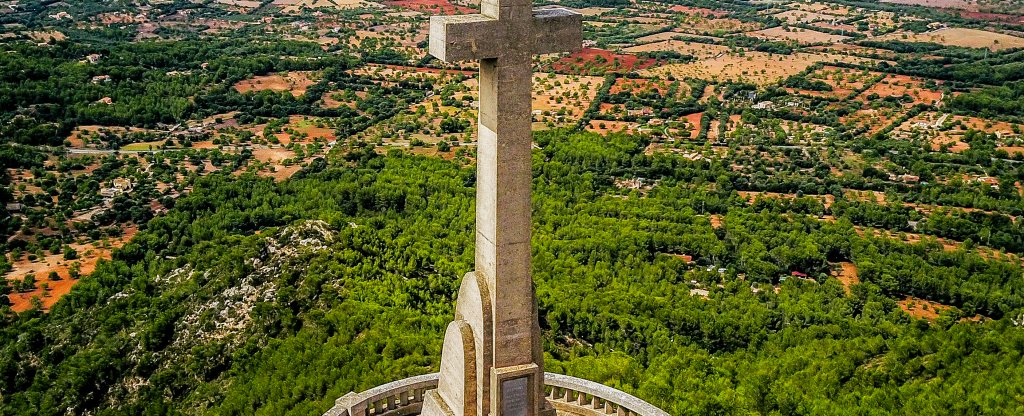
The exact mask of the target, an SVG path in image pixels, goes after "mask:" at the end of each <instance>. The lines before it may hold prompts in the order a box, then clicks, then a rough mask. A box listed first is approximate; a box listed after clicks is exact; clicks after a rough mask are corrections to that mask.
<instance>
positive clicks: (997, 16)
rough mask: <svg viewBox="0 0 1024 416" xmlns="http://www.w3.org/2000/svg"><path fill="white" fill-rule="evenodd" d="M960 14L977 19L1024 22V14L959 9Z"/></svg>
mask: <svg viewBox="0 0 1024 416" xmlns="http://www.w3.org/2000/svg"><path fill="white" fill-rule="evenodd" d="M959 12H960V16H961V17H966V18H968V19H978V20H989V21H993V22H1006V23H1020V24H1024V16H1014V15H1012V14H1000V13H981V12H968V11H963V10H960V11H959Z"/></svg>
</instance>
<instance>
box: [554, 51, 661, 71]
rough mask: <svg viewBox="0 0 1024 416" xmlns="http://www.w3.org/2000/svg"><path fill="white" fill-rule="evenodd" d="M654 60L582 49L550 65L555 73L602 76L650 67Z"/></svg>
mask: <svg viewBox="0 0 1024 416" xmlns="http://www.w3.org/2000/svg"><path fill="white" fill-rule="evenodd" d="M655 63H657V61H655V60H654V59H641V58H640V57H639V56H636V55H629V54H619V53H614V52H611V51H606V50H604V49H595V48H584V49H583V50H582V51H579V52H576V53H574V54H572V55H569V56H566V57H564V58H562V59H559V60H558V61H556V62H555V63H553V64H551V69H552V70H553V71H555V72H562V73H570V74H583V73H588V74H598V75H600V74H603V73H606V72H631V71H636V70H641V69H644V68H647V67H650V66H652V65H654V64H655Z"/></svg>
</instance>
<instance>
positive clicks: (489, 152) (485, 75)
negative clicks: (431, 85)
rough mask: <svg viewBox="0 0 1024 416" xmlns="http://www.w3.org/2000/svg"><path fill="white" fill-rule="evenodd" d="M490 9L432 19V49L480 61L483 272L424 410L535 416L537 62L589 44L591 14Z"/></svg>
mask: <svg viewBox="0 0 1024 416" xmlns="http://www.w3.org/2000/svg"><path fill="white" fill-rule="evenodd" d="M481 9H482V13H481V14H479V15H464V16H445V17H439V16H435V17H432V18H431V21H430V53H431V54H432V55H434V56H436V57H438V58H439V59H441V60H443V61H447V62H452V61H462V60H478V61H480V109H479V121H478V135H479V137H478V145H477V194H476V197H477V201H476V273H475V274H471V275H467V276H466V278H465V279H463V286H462V289H461V290H460V293H459V301H458V305H457V307H456V320H455V321H454V322H453V323H452V325H451V326H449V331H448V333H447V334H446V337H445V349H444V351H443V352H442V363H441V366H442V374H444V375H443V376H442V378H441V381H440V384H439V388H438V390H439V393H438V396H437V398H435V399H431V400H430V402H431V403H434V404H431V405H430V406H428V407H427V408H425V411H424V414H425V415H428V416H433V415H437V414H453V415H460V416H462V415H480V416H486V415H488V414H490V415H492V416H497V415H501V414H506V415H517V416H518V415H529V416H535V415H537V414H539V413H540V410H541V409H542V408H543V407H544V406H543V403H542V402H543V365H544V363H543V355H542V353H541V350H540V331H539V330H538V326H537V322H538V321H537V315H536V301H535V300H534V296H533V279H532V277H531V273H530V269H531V246H530V234H531V228H532V224H533V222H532V218H531V203H530V189H531V182H532V178H533V175H532V163H531V162H532V160H531V159H532V157H531V146H532V137H531V118H532V113H531V107H532V100H531V91H532V59H533V55H534V54H538V53H541V54H543V53H556V52H571V51H575V50H578V49H580V47H581V44H582V17H581V16H580V15H579V14H576V13H573V12H570V11H568V10H564V9H545V10H533V9H532V2H531V0H483V2H482V4H481ZM453 337H454V338H453ZM452 338H453V339H452ZM468 351H472V355H473V357H472V358H473V359H470V357H468V356H467V355H469V353H468ZM469 369H472V371H471V370H469ZM460 373H461V375H460ZM470 373H472V374H470ZM448 374H451V375H450V376H447V377H446V376H445V375H448ZM471 379H472V381H471ZM469 396H473V397H472V400H470V397H469ZM442 403H443V405H442ZM446 406H447V407H448V409H449V410H447V411H444V410H443V409H444V408H445V407H446ZM471 407H472V408H475V409H471ZM439 409H441V410H439Z"/></svg>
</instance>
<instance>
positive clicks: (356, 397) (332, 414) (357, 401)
mask: <svg viewBox="0 0 1024 416" xmlns="http://www.w3.org/2000/svg"><path fill="white" fill-rule="evenodd" d="M438 377H439V376H438V373H433V374H424V375H422V376H416V377H410V378H407V379H405V380H399V381H395V382H392V383H388V384H385V385H382V386H377V387H374V388H372V389H370V390H367V391H364V392H362V393H359V394H356V393H349V394H346V395H345V396H343V397H341V398H340V399H338V400H337V401H335V402H334V407H332V408H331V410H328V411H327V413H324V416H407V415H418V414H419V413H420V410H422V409H423V395H424V393H426V392H427V391H430V390H433V389H436V388H437V380H438ZM544 384H545V385H546V387H545V391H547V393H548V403H550V404H551V405H552V406H553V407H554V408H555V410H557V411H558V413H559V414H565V415H578V416H606V415H616V416H669V414H668V413H666V412H664V411H662V410H661V409H658V408H657V407H654V406H652V405H651V404H649V403H647V402H645V401H643V400H640V399H638V398H636V397H634V396H632V395H629V394H626V393H625V392H621V391H619V390H616V389H613V388H611V387H608V386H604V385H601V384H598V383H595V382H593V381H588V380H584V379H581V378H576V377H569V376H563V375H561V374H553V373H545V374H544Z"/></svg>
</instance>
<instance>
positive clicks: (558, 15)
mask: <svg viewBox="0 0 1024 416" xmlns="http://www.w3.org/2000/svg"><path fill="white" fill-rule="evenodd" d="M533 33H534V39H533V53H534V54H537V55H544V54H549V53H563V52H577V51H579V50H580V49H582V48H583V15H582V14H579V13H576V12H574V11H571V10H568V9H562V8H555V9H534V11H533Z"/></svg>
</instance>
